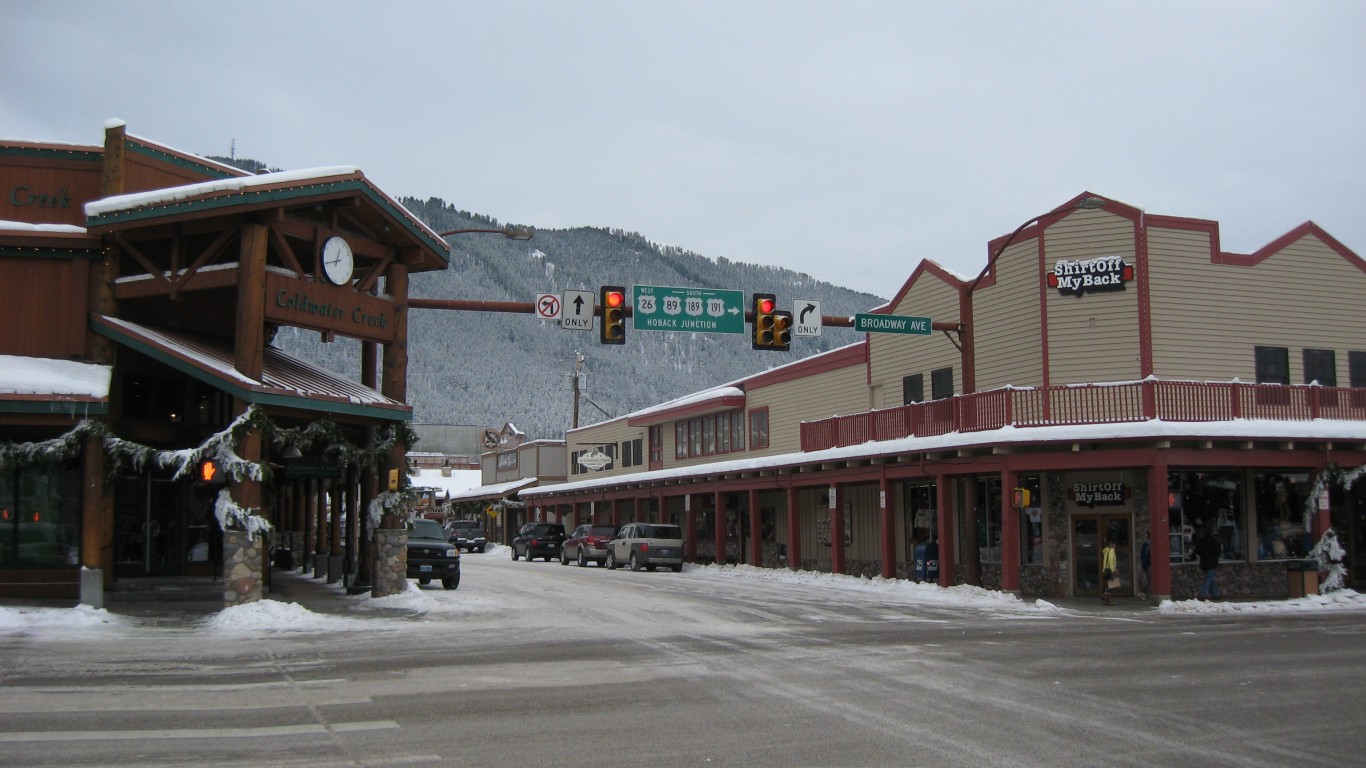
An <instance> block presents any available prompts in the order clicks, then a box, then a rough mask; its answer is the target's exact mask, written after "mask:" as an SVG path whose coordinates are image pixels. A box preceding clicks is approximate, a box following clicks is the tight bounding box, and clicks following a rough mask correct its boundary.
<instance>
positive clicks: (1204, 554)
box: [1195, 528, 1224, 600]
mask: <svg viewBox="0 0 1366 768" xmlns="http://www.w3.org/2000/svg"><path fill="white" fill-rule="evenodd" d="M1223 553H1224V552H1223V547H1221V546H1219V539H1217V538H1215V536H1214V534H1212V533H1210V531H1209V529H1208V528H1201V529H1200V535H1199V536H1198V537H1196V539H1195V556H1196V557H1198V558H1200V570H1202V571H1204V572H1205V580H1204V582H1202V583H1201V584H1200V591H1199V592H1198V593H1196V595H1195V599H1196V600H1217V599H1219V584H1218V583H1217V582H1216V581H1215V579H1214V574H1215V571H1216V570H1218V568H1219V557H1220V555H1222V554H1223Z"/></svg>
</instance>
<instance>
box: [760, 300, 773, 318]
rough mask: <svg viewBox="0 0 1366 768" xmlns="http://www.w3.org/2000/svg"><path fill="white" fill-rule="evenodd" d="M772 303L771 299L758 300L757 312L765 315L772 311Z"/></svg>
mask: <svg viewBox="0 0 1366 768" xmlns="http://www.w3.org/2000/svg"><path fill="white" fill-rule="evenodd" d="M773 303H774V302H773V299H770V298H761V299H759V311H760V312H762V313H764V314H765V315H767V314H768V313H770V312H772V311H773Z"/></svg>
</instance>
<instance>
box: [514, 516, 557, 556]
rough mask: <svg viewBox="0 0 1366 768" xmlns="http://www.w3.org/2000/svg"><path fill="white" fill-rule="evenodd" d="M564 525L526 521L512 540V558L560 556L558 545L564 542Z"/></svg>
mask: <svg viewBox="0 0 1366 768" xmlns="http://www.w3.org/2000/svg"><path fill="white" fill-rule="evenodd" d="M564 539H565V535H564V526H563V525H560V524H559V523H527V524H526V525H524V526H522V530H520V531H518V532H517V538H515V539H513V540H512V559H513V560H516V559H517V558H519V557H525V558H526V559H527V560H535V559H536V558H538V557H543V558H545V559H546V560H550V559H552V558H556V557H559V556H560V545H562V544H564Z"/></svg>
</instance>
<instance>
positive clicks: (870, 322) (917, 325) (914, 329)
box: [854, 313, 934, 336]
mask: <svg viewBox="0 0 1366 768" xmlns="http://www.w3.org/2000/svg"><path fill="white" fill-rule="evenodd" d="M854 330H855V331H858V332H859V333H913V334H916V335H917V336H929V335H930V334H932V333H934V324H933V323H932V322H930V319H929V318H928V317H906V316H904V315H867V314H862V313H860V314H857V315H854Z"/></svg>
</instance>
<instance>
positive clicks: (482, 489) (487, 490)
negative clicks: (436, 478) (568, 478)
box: [451, 477, 539, 502]
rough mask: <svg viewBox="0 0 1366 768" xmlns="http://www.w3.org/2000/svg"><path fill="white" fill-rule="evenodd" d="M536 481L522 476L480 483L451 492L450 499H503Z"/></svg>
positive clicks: (454, 500) (455, 500) (534, 483)
mask: <svg viewBox="0 0 1366 768" xmlns="http://www.w3.org/2000/svg"><path fill="white" fill-rule="evenodd" d="M537 482H539V481H538V480H537V479H536V478H534V477H523V478H520V479H518V480H510V481H508V482H506V483H497V484H495V485H481V486H479V487H478V488H471V489H469V490H468V491H465V492H464V493H453V494H451V501H452V502H457V501H490V500H493V499H503V498H507V497H508V496H511V495H513V494H515V493H517V492H518V491H521V490H523V489H525V488H529V487H531V486H534V485H536V483H537Z"/></svg>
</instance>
